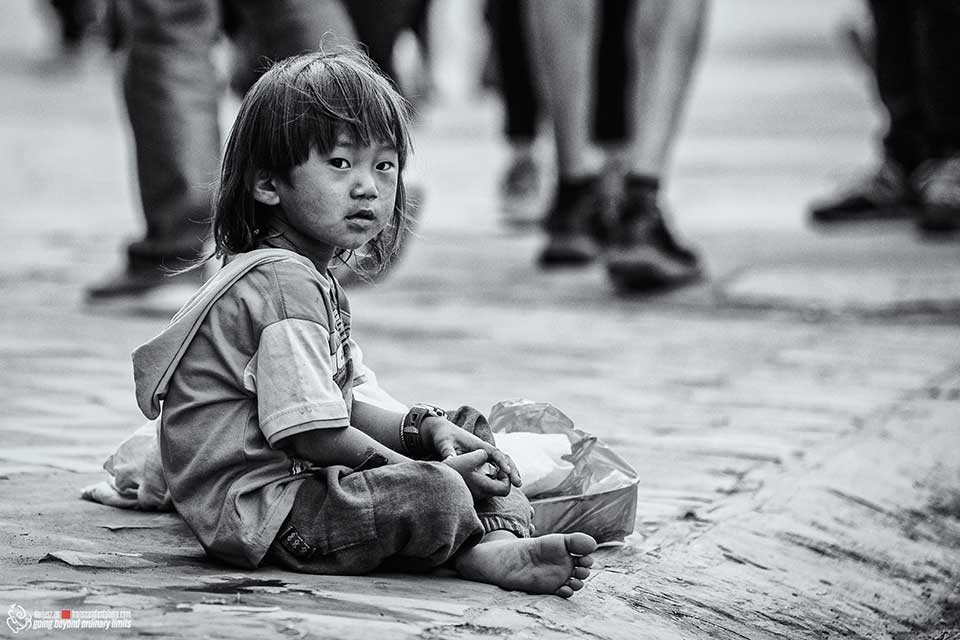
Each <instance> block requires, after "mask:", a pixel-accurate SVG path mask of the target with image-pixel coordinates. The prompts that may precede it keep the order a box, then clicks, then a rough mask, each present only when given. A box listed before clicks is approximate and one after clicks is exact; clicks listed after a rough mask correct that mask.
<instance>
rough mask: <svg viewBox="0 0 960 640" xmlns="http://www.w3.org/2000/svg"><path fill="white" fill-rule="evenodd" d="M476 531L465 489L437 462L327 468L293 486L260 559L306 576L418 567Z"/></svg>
mask: <svg viewBox="0 0 960 640" xmlns="http://www.w3.org/2000/svg"><path fill="white" fill-rule="evenodd" d="M483 533H484V530H483V526H482V525H481V523H480V520H479V519H478V518H477V514H476V511H475V510H474V507H473V499H472V497H471V495H470V491H469V490H468V489H467V486H466V485H465V484H464V483H463V480H462V479H461V478H460V476H459V475H458V474H457V472H456V471H454V470H453V469H451V468H450V467H448V466H446V465H444V464H442V463H439V462H408V463H403V464H395V465H386V466H382V467H378V468H376V469H369V470H366V471H362V472H355V473H351V472H350V471H349V470H348V469H346V468H345V467H328V468H325V469H323V470H320V471H318V472H317V473H316V474H315V475H314V476H312V477H310V478H308V479H307V481H306V482H305V483H304V484H303V485H302V486H301V487H300V490H299V491H298V493H297V498H296V500H295V502H294V505H293V509H292V510H291V511H290V515H289V516H288V517H287V520H286V521H285V522H284V524H283V526H282V527H281V528H280V533H279V535H278V536H277V539H276V540H275V541H274V543H273V545H272V546H271V548H270V552H269V554H268V558H269V560H270V561H272V562H274V563H276V564H280V565H281V566H285V567H287V568H290V569H293V570H295V571H302V572H306V573H329V574H361V573H367V572H370V571H373V570H374V569H376V568H378V567H381V566H384V567H387V568H391V569H395V570H405V571H416V570H420V571H426V570H429V569H432V568H434V567H437V566H440V565H441V564H443V563H444V562H446V561H447V560H449V559H450V558H451V557H453V555H454V553H456V552H457V550H458V549H460V547H462V546H463V545H464V544H468V543H476V542H478V541H479V540H480V538H481V537H482V536H483Z"/></svg>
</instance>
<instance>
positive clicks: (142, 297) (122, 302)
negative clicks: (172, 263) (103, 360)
mask: <svg viewBox="0 0 960 640" xmlns="http://www.w3.org/2000/svg"><path fill="white" fill-rule="evenodd" d="M203 272H204V270H203V269H202V268H197V269H194V270H192V271H186V272H180V273H169V272H166V271H164V270H162V269H160V268H156V269H139V268H131V267H127V268H126V269H124V270H123V271H120V272H119V273H115V274H112V275H110V276H108V277H107V278H105V279H104V280H102V281H101V282H99V283H98V284H95V285H92V286H90V287H88V288H87V298H86V300H87V303H88V304H89V305H91V306H97V307H103V308H106V309H110V310H112V311H119V312H128V313H138V314H144V315H157V316H172V315H173V314H174V313H176V312H177V311H179V310H180V307H182V306H183V304H184V303H185V302H186V301H187V300H189V299H190V297H191V296H193V294H194V293H196V291H197V289H199V288H200V285H202V284H203Z"/></svg>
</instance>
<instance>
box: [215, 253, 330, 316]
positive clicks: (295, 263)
mask: <svg viewBox="0 0 960 640" xmlns="http://www.w3.org/2000/svg"><path fill="white" fill-rule="evenodd" d="M232 289H233V291H232V294H233V297H237V298H243V299H248V300H249V299H256V300H260V301H270V303H271V304H270V306H271V307H273V308H275V309H276V310H277V312H278V314H277V315H278V316H279V317H278V319H283V318H313V317H315V316H317V314H318V312H320V311H321V310H325V309H326V308H327V307H330V306H331V305H332V304H334V303H333V300H334V298H335V297H336V295H337V293H336V291H335V288H334V285H333V284H332V283H331V282H330V281H329V280H327V278H326V277H324V276H323V275H322V274H321V273H320V272H318V271H317V270H316V268H315V267H314V266H313V265H312V264H310V263H309V262H307V261H305V260H303V259H300V258H299V257H295V256H292V255H291V257H285V258H280V259H277V260H272V261H270V262H264V263H260V264H257V265H255V266H253V267H252V268H250V270H249V271H247V272H246V273H245V274H244V275H243V276H242V277H241V278H240V279H239V280H238V281H237V282H236V284H235V285H234V286H233V287H232ZM320 315H321V317H326V314H325V313H321V314H320Z"/></svg>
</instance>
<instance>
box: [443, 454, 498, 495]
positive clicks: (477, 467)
mask: <svg viewBox="0 0 960 640" xmlns="http://www.w3.org/2000/svg"><path fill="white" fill-rule="evenodd" d="M488 459H489V454H488V453H487V452H486V451H485V450H484V449H477V450H476V451H471V452H470V453H464V454H461V455H453V456H449V457H447V458H444V460H443V463H444V464H446V465H449V466H450V467H453V469H454V470H456V472H457V473H459V474H460V477H462V478H463V481H464V482H465V483H467V488H468V489H470V493H471V494H472V495H473V497H474V499H475V500H480V499H483V498H489V497H491V496H505V495H507V494H508V493H510V480H509V479H508V478H507V477H506V476H505V475H504V476H503V477H497V476H496V475H489V474H490V473H491V472H493V471H495V470H494V469H493V467H492V465H490V464H489V463H488V462H487V460H488Z"/></svg>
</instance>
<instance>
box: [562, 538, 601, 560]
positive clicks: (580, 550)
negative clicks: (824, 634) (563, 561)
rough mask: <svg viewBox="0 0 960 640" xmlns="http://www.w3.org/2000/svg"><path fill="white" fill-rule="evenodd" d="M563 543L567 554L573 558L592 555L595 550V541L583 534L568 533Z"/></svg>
mask: <svg viewBox="0 0 960 640" xmlns="http://www.w3.org/2000/svg"><path fill="white" fill-rule="evenodd" d="M564 542H565V543H566V545H567V553H569V554H570V555H573V556H585V555H588V554H591V553H593V551H594V550H595V549H596V548H597V541H596V540H594V539H593V538H592V537H591V536H588V535H587V534H585V533H568V534H566V535H565V540H564Z"/></svg>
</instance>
